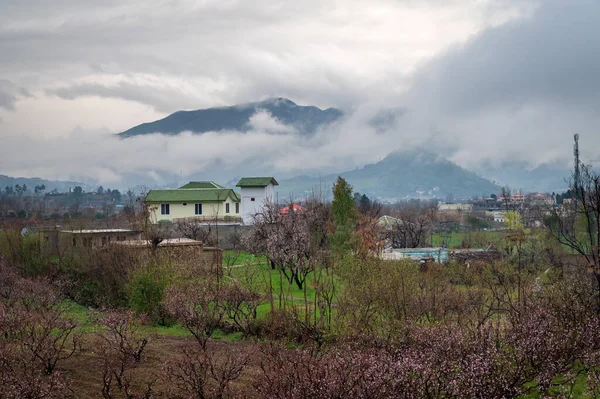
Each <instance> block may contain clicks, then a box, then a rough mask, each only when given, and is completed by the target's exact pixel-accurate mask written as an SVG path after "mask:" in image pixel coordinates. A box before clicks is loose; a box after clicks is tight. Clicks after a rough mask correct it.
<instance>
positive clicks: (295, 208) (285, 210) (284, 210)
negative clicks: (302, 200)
mask: <svg viewBox="0 0 600 399" xmlns="http://www.w3.org/2000/svg"><path fill="white" fill-rule="evenodd" d="M290 210H291V211H292V212H293V213H295V212H304V211H305V210H306V209H305V208H303V207H302V206H300V205H298V204H292V205H288V206H284V207H283V208H281V209H280V210H279V214H280V215H287V214H288V213H290Z"/></svg>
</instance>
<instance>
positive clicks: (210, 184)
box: [179, 181, 225, 188]
mask: <svg viewBox="0 0 600 399" xmlns="http://www.w3.org/2000/svg"><path fill="white" fill-rule="evenodd" d="M179 188H225V187H223V186H221V185H218V184H217V183H215V182H214V181H191V182H189V183H188V184H184V185H183V186H181V187H179Z"/></svg>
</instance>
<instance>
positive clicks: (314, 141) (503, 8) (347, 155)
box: [0, 0, 600, 182]
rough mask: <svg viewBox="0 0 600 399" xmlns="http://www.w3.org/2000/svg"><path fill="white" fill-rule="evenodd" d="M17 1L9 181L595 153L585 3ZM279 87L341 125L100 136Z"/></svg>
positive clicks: (596, 6)
mask: <svg viewBox="0 0 600 399" xmlns="http://www.w3.org/2000/svg"><path fill="white" fill-rule="evenodd" d="M22 3H26V4H23V5H20V6H18V5H16V4H17V3H15V2H8V3H7V5H6V6H5V5H4V4H2V6H1V7H2V10H3V13H2V15H0V53H1V54H3V57H2V59H1V60H0V75H2V76H6V77H7V79H10V81H11V82H14V85H15V86H16V87H26V88H27V89H28V90H29V92H30V93H32V95H33V96H35V97H23V95H22V94H20V93H19V92H18V90H17V91H15V90H13V89H11V90H10V91H7V90H4V89H3V88H2V87H1V86H0V116H1V117H2V119H4V123H3V124H2V125H0V145H1V146H2V147H3V148H10V149H11V151H6V153H8V154H10V157H9V158H3V159H2V161H0V162H1V163H2V164H1V165H0V166H1V169H2V171H3V173H8V172H10V173H13V174H24V175H26V174H31V173H45V174H46V175H48V174H51V173H55V174H56V175H57V176H58V175H60V176H65V175H67V176H68V175H69V173H70V171H71V170H73V169H77V170H80V169H81V170H84V173H85V175H86V176H89V177H97V178H100V179H113V180H118V179H121V181H125V180H127V174H128V173H130V172H135V173H139V174H142V175H144V176H145V177H148V178H149V179H152V181H156V182H159V181H162V182H165V181H166V180H165V175H164V174H165V173H167V174H171V175H179V174H180V173H181V172H184V174H192V173H204V174H206V177H207V178H211V176H213V175H217V174H221V175H223V176H226V175H227V174H228V175H230V176H233V175H235V174H236V173H238V172H239V171H240V170H241V171H248V170H264V171H268V170H272V171H275V172H274V173H282V174H293V173H304V172H306V171H312V172H315V173H316V172H318V171H332V170H337V171H341V170H344V169H346V168H354V167H357V166H362V165H364V164H365V163H369V162H374V161H377V160H378V159H381V158H382V157H383V156H385V155H386V153H388V152H390V151H392V150H394V149H398V148H412V147H415V146H425V147H427V148H429V149H433V150H436V151H438V152H440V153H441V154H443V155H446V156H449V157H451V158H452V159H453V160H454V161H456V162H458V163H459V164H461V165H463V166H467V167H470V168H475V169H476V168H478V167H479V166H481V165H503V164H506V163H511V162H513V163H517V162H526V163H527V164H529V165H530V166H535V165H538V164H540V163H545V162H547V163H559V164H564V165H565V166H566V165H568V164H569V162H570V158H571V144H572V134H573V133H580V135H581V142H582V155H583V158H584V160H594V159H597V155H596V154H597V152H598V151H597V149H598V148H600V135H598V134H597V132H596V131H595V130H596V126H598V125H599V124H600V116H599V114H598V112H597V107H598V103H599V102H600V94H599V93H600V77H599V75H598V73H597V71H598V70H600V54H599V53H598V51H597V49H598V48H600V25H599V24H598V23H597V22H598V15H600V3H598V2H596V1H593V0H581V1H577V2H563V1H558V0H549V1H543V2H542V1H540V2H535V1H510V0H505V1H497V2H496V1H494V2H487V1H486V2H481V1H474V2H466V1H438V0H430V1H426V2H414V1H406V2H397V1H392V0H375V1H367V0H356V1H352V2H347V3H343V2H342V3H339V2H336V1H333V0H331V1H330V0H325V1H316V0H309V1H308V2H302V3H299V2H287V1H278V0H260V1H257V2H251V3H249V2H243V1H236V0H231V1H216V0H215V1H212V0H208V1H204V2H196V1H187V0H179V1H170V2H160V3H156V4H154V3H153V4H152V6H148V5H147V4H146V2H141V0H128V1H116V0H104V1H99V2H87V3H86V2H78V1H74V0H61V1H59V2H57V3H56V4H55V6H54V7H52V8H51V9H48V8H43V7H40V5H41V4H42V2H41V0H35V1H34V2H22ZM0 4H1V0H0ZM36 5H37V6H36ZM41 9H44V10H46V11H45V12H42V11H41ZM90 49H93V51H91V50H90ZM279 96H282V97H288V98H290V99H292V100H294V101H296V102H298V103H301V104H308V105H316V106H319V107H321V108H326V107H329V106H335V107H338V108H343V109H344V110H345V111H346V113H347V114H348V115H350V117H349V118H346V119H345V120H344V121H343V122H342V123H340V124H337V125H336V126H334V127H331V128H328V129H324V130H322V131H319V132H317V133H316V134H315V135H314V136H311V137H310V138H301V139H299V138H298V137H297V136H296V135H294V134H293V130H292V129H291V128H290V127H286V126H282V125H281V123H280V122H279V121H277V120H275V119H273V118H272V117H271V116H270V115H268V114H266V113H258V114H256V115H255V116H254V117H253V119H252V121H251V123H250V125H251V126H250V129H251V131H250V132H248V133H246V134H242V133H239V132H225V133H208V134H204V135H201V136H197V135H193V134H189V133H188V134H184V135H181V136H179V137H165V136H160V135H152V136H147V137H143V138H135V139H132V140H131V141H129V140H127V141H119V140H116V139H115V138H114V137H112V136H109V135H106V134H104V133H98V129H102V132H105V131H111V132H117V131H124V130H126V129H128V128H130V127H132V126H134V125H137V124H139V123H143V122H149V121H152V120H155V119H159V118H161V117H164V116H166V114H168V113H170V112H174V111H177V110H180V109H190V108H191V109H196V108H205V107H211V106H218V105H231V104H236V103H244V102H251V101H258V100H262V99H265V98H269V97H279ZM8 110H12V111H11V112H8ZM77 125H80V126H83V128H84V130H85V131H95V133H94V134H92V133H89V134H81V132H79V133H78V134H76V135H74V134H72V133H71V134H70V133H69V132H72V130H73V128H74V127H75V126H77ZM51 137H52V138H51ZM49 148H54V149H55V150H53V151H49V150H48V149H49ZM90 148H93V150H90ZM32 159H35V160H36V161H35V164H34V162H31V160H32ZM38 164H39V165H38ZM261 168H262V169H261Z"/></svg>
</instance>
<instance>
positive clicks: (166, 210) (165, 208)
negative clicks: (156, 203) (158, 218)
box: [160, 204, 171, 215]
mask: <svg viewBox="0 0 600 399" xmlns="http://www.w3.org/2000/svg"><path fill="white" fill-rule="evenodd" d="M160 214H161V215H170V214H171V207H170V206H169V204H160Z"/></svg>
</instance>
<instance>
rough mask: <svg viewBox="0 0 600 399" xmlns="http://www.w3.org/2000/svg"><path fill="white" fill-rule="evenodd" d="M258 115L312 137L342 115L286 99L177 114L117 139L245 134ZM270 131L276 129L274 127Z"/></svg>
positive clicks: (135, 128) (124, 133) (335, 110)
mask: <svg viewBox="0 0 600 399" xmlns="http://www.w3.org/2000/svg"><path fill="white" fill-rule="evenodd" d="M261 112H266V113H268V114H269V115H270V117H272V118H275V119H276V120H277V121H278V122H279V123H281V124H283V125H285V126H290V127H293V128H295V129H297V131H299V132H301V133H305V134H308V133H314V131H315V130H316V129H317V128H318V127H320V126H324V125H327V124H329V123H332V122H335V121H337V120H338V119H340V118H341V117H342V115H343V112H342V111H341V110H339V109H336V108H328V109H325V110H322V109H320V108H317V107H314V106H302V105H297V104H296V103H294V102H293V101H290V100H288V99H287V98H281V97H280V98H273V99H268V100H264V101H260V102H253V103H248V104H239V105H233V106H229V107H217V108H208V109H199V110H195V111H178V112H175V113H173V114H171V115H169V116H167V117H166V118H163V119H160V120H158V121H154V122H149V123H143V124H141V125H138V126H135V127H132V128H131V129H128V130H126V131H124V132H123V133H119V136H121V137H124V138H125V137H132V136H137V135H142V134H151V133H162V134H168V135H176V134H179V133H182V132H185V131H189V132H193V133H206V132H219V131H223V130H230V131H239V132H245V131H248V130H250V129H251V128H252V118H253V117H255V116H256V115H257V114H260V113H261ZM272 127H273V128H275V129H277V126H272ZM279 128H280V129H281V128H282V127H279Z"/></svg>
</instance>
